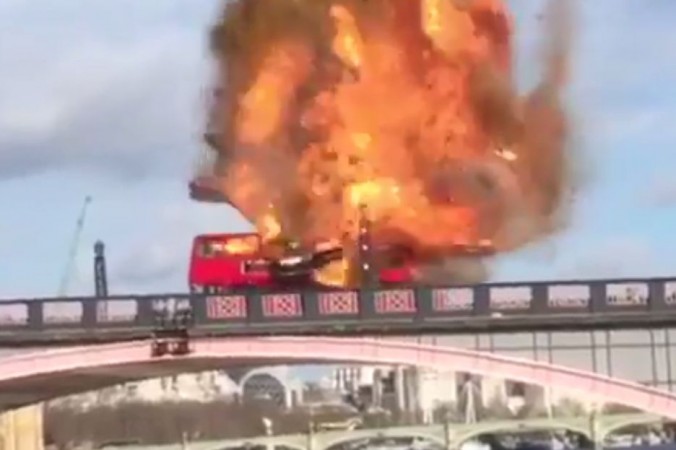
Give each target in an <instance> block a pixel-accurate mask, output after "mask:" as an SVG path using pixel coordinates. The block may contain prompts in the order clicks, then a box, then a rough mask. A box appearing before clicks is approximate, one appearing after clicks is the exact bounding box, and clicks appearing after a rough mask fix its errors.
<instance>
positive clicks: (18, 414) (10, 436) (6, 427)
mask: <svg viewBox="0 0 676 450" xmlns="http://www.w3.org/2000/svg"><path fill="white" fill-rule="evenodd" d="M43 449H44V438H43V415H42V404H41V403H40V404H37V405H30V406H25V407H23V408H20V409H14V410H11V411H7V412H5V413H3V414H2V415H0V450H43Z"/></svg>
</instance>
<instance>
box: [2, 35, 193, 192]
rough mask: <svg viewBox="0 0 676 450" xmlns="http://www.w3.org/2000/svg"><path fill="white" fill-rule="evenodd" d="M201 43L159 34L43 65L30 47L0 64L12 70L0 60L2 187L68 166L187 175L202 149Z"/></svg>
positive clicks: (74, 52)
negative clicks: (0, 70) (22, 54)
mask: <svg viewBox="0 0 676 450" xmlns="http://www.w3.org/2000/svg"><path fill="white" fill-rule="evenodd" d="M201 45H202V44H201V42H199V40H198V39H193V36H191V35H189V34H185V33H183V34H182V33H180V32H167V33H160V34H159V36H155V37H153V38H152V39H146V40H145V41H137V42H132V43H127V44H125V45H119V44H118V45H109V44H104V43H102V42H83V43H82V45H81V46H79V47H77V48H72V49H66V50H64V52H63V55H61V56H60V57H59V58H54V57H52V58H49V57H45V60H44V61H43V63H42V64H35V61H36V60H38V59H39V57H37V56H36V55H35V54H31V53H30V52H31V51H35V49H34V48H30V47H29V49H28V50H29V51H28V53H29V54H28V55H26V57H25V58H17V57H16V55H14V57H11V56H10V57H7V58H4V59H6V60H11V61H8V62H11V63H12V64H3V57H2V56H0V66H4V67H9V69H7V70H5V69H3V72H4V73H3V74H0V180H1V179H8V178H12V177H17V176H23V175H27V174H31V173H35V172H41V171H46V170H53V169H59V168H62V167H68V166H70V167H72V166H82V167H86V168H88V169H95V170H99V171H101V172H102V173H106V174H110V175H114V176H121V177H124V178H136V177H144V176H148V175H151V174H162V173H167V172H170V173H172V174H175V173H176V172H177V171H184V172H185V171H188V170H189V166H190V162H191V161H192V160H193V159H194V158H195V157H196V155H197V151H198V148H199V146H200V145H201V143H200V141H199V139H198V131H199V127H200V124H201V118H202V114H201V112H202V111H201V105H200V102H199V94H200V91H201V86H203V85H204V84H205V82H206V79H205V74H206V70H205V62H204V60H203V59H202V58H201V57H200V56H201V53H202V52H201V48H200V46H201ZM21 46H22V44H21V42H17V43H16V46H15V48H16V52H15V53H18V52H21V51H23V50H22V49H21ZM5 47H7V45H5ZM10 50H11V48H10ZM4 51H5V52H6V51H7V49H5V50H4ZM0 53H2V52H0ZM22 60H23V61H24V63H21V61H22Z"/></svg>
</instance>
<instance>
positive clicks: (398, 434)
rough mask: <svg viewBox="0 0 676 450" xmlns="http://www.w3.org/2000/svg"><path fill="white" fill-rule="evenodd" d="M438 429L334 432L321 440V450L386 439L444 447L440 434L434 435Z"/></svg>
mask: <svg viewBox="0 0 676 450" xmlns="http://www.w3.org/2000/svg"><path fill="white" fill-rule="evenodd" d="M436 428H438V429H439V430H441V426H439V427H434V428H433V427H427V428H421V427H396V428H385V429H382V430H372V429H366V430H355V431H352V432H350V433H349V435H347V436H346V435H345V433H341V432H335V433H332V435H325V437H324V438H323V439H322V450H331V449H332V448H333V447H334V446H337V445H341V444H348V443H350V442H355V441H361V440H364V439H381V438H383V439H387V438H408V437H413V438H420V439H424V440H426V441H430V442H434V443H436V444H439V445H442V446H443V445H444V444H445V442H444V441H445V440H444V438H443V436H441V434H440V433H435V432H434V430H435V429H436Z"/></svg>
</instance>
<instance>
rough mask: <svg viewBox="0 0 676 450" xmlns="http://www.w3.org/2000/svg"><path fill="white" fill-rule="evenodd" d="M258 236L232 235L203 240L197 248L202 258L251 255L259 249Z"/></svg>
mask: <svg viewBox="0 0 676 450" xmlns="http://www.w3.org/2000/svg"><path fill="white" fill-rule="evenodd" d="M259 246H260V244H259V240H258V236H246V237H233V238H225V239H220V240H214V239H210V240H205V241H204V242H203V243H202V244H201V245H200V246H199V248H198V252H199V255H200V256H201V257H204V258H218V257H227V256H239V255H253V254H255V253H257V252H258V251H259Z"/></svg>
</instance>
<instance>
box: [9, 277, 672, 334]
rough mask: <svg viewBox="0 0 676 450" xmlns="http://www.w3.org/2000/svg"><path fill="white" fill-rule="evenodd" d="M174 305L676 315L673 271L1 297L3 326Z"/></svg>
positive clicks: (135, 315) (383, 315)
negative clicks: (659, 275)
mask: <svg viewBox="0 0 676 450" xmlns="http://www.w3.org/2000/svg"><path fill="white" fill-rule="evenodd" d="M176 311H189V312H190V315H191V317H192V326H194V327H196V328H198V329H204V330H209V329H214V330H216V329H219V330H226V331H227V332H232V333H239V332H243V331H247V332H256V330H258V331H259V332H263V331H264V330H274V331H275V332H278V333H281V332H284V331H285V330H287V331H289V332H293V330H294V329H315V330H319V331H325V332H329V331H331V330H334V331H335V330H340V329H341V328H344V329H364V328H369V327H373V326H378V327H388V326H389V327H392V328H397V329H399V328H402V327H410V328H412V329H416V330H420V329H421V328H425V327H427V328H430V329H432V328H444V327H446V328H448V327H452V326H453V324H458V323H467V322H468V321H472V320H474V321H476V322H477V323H487V322H486V321H487V320H488V319H489V320H490V322H491V324H492V325H495V326H498V327H499V326H500V323H511V322H510V320H516V319H522V318H529V317H530V318H537V321H536V323H534V325H535V326H537V325H538V324H540V325H542V326H546V325H547V324H548V323H550V324H551V325H552V326H555V325H556V323H558V322H561V319H562V318H563V317H571V316H572V317H577V316H579V317H615V318H619V317H637V316H639V315H641V314H642V315H652V316H655V317H666V316H669V313H670V312H672V311H673V312H674V313H675V314H674V317H676V278H674V279H649V280H612V281H566V282H556V283H553V284H552V283H501V284H484V285H476V286H409V285H402V286H396V287H392V286H389V287H383V288H380V289H361V290H343V289H320V290H303V289H298V290H294V289H291V290H261V289H242V290H232V291H228V292H224V293H220V294H164V295H138V296H135V295H124V296H111V297H104V298H96V297H70V298H40V299H17V300H8V301H2V302H0V334H3V333H5V334H6V333H10V332H15V331H17V330H29V331H59V330H62V331H67V330H71V329H76V330H86V329H96V330H102V329H110V330H115V329H121V328H124V329H130V328H133V329H140V330H145V329H152V328H153V327H155V326H156V325H157V317H158V315H159V314H167V313H172V314H173V312H176ZM613 320H615V319H613ZM618 320H619V319H618ZM327 324H329V325H331V328H330V329H329V328H326V326H327ZM294 327H295V328H294ZM360 327H361V328H360Z"/></svg>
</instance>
